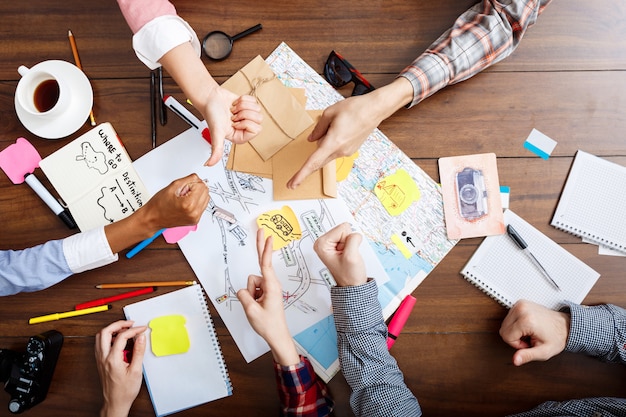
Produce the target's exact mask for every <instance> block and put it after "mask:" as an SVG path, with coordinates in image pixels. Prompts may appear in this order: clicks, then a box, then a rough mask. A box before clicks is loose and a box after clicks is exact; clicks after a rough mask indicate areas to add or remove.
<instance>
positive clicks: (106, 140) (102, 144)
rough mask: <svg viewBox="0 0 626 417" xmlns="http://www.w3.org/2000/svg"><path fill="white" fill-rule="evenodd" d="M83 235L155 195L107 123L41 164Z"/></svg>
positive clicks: (114, 220) (45, 159)
mask: <svg viewBox="0 0 626 417" xmlns="http://www.w3.org/2000/svg"><path fill="white" fill-rule="evenodd" d="M39 166H40V167H41V170H42V171H43V172H44V173H45V174H46V176H47V177H48V179H49V180H50V183H51V184H52V186H53V187H54V188H55V189H56V191H57V192H58V193H59V196H60V197H61V198H62V199H63V200H64V202H65V204H66V205H67V208H68V209H69V210H70V213H72V216H73V217H74V220H76V224H77V225H78V228H79V229H80V230H81V231H85V230H89V229H93V228H95V227H98V226H103V225H107V224H110V223H113V222H116V221H118V220H121V219H123V218H125V217H128V216H130V215H131V214H132V213H134V212H135V211H137V210H139V208H140V207H141V206H143V205H144V204H145V203H146V202H147V201H148V199H149V198H150V194H149V193H148V190H147V189H146V187H145V186H144V184H143V182H142V180H141V178H139V175H138V174H137V172H136V171H135V168H134V166H133V161H132V159H130V156H129V155H128V152H126V148H125V147H124V144H123V143H122V141H121V140H120V138H119V136H118V135H117V132H116V131H115V129H114V128H113V126H112V125H111V123H102V124H100V125H98V126H97V127H94V128H93V129H91V130H89V131H87V132H86V133H84V134H83V135H82V136H80V137H78V138H77V139H74V140H73V141H71V142H69V143H68V144H66V145H64V146H63V147H62V148H60V149H59V150H57V151H56V152H53V153H52V154H50V155H48V156H47V157H45V158H44V159H42V160H41V162H39Z"/></svg>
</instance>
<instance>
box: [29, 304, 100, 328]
mask: <svg viewBox="0 0 626 417" xmlns="http://www.w3.org/2000/svg"><path fill="white" fill-rule="evenodd" d="M110 308H111V306H110V305H104V306H98V307H91V308H86V309H84V310H72V311H68V312H66V313H54V314H48V315H46V316H39V317H33V318H32V319H30V320H28V324H37V323H44V322H47V321H54V320H60V319H65V318H68V317H76V316H84V315H85V314H91V313H99V312H101V311H107V310H109V309H110Z"/></svg>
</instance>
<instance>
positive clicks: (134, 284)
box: [96, 281, 196, 289]
mask: <svg viewBox="0 0 626 417" xmlns="http://www.w3.org/2000/svg"><path fill="white" fill-rule="evenodd" d="M195 284H196V281H146V282H121V283H119V284H99V285H96V288H99V289H105V288H140V287H177V286H185V285H195Z"/></svg>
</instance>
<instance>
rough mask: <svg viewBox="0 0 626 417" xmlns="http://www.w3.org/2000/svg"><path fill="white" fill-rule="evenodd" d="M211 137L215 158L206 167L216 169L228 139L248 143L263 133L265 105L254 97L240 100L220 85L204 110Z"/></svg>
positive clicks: (207, 162) (212, 92)
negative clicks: (262, 110)
mask: <svg viewBox="0 0 626 417" xmlns="http://www.w3.org/2000/svg"><path fill="white" fill-rule="evenodd" d="M200 112H201V113H202V115H203V116H204V117H205V119H206V122H207V125H208V126H209V132H210V134H211V147H212V153H211V157H210V158H209V159H208V160H207V161H206V163H205V165H207V166H213V165H215V164H216V163H218V162H219V160H220V159H221V158H222V155H223V153H224V139H228V140H230V141H231V142H233V143H238V144H240V143H245V142H247V141H249V140H250V139H252V138H254V137H255V136H256V135H258V134H259V132H260V131H261V121H262V119H263V117H262V115H261V105H260V104H259V103H258V102H257V101H256V99H255V98H254V97H252V96H248V95H244V96H241V97H237V95H236V94H234V93H232V92H230V91H228V90H227V89H225V88H223V87H221V86H216V87H215V88H214V89H213V90H212V91H211V93H210V95H209V98H208V99H207V100H206V105H205V106H204V107H202V108H201V109H200Z"/></svg>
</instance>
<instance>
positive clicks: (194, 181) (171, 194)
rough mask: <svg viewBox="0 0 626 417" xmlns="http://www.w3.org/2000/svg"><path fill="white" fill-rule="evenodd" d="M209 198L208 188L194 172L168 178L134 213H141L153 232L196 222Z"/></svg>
mask: <svg viewBox="0 0 626 417" xmlns="http://www.w3.org/2000/svg"><path fill="white" fill-rule="evenodd" d="M209 199H210V198H209V189H208V187H207V186H206V184H205V183H204V181H203V180H201V179H200V177H198V175H197V174H190V175H187V176H186V177H184V178H180V179H177V180H175V181H172V182H171V183H170V185H168V186H167V187H165V188H163V189H162V190H160V191H159V192H158V193H156V194H155V195H154V196H153V197H152V198H151V199H150V200H148V202H147V203H146V204H145V206H144V207H143V208H142V210H140V211H138V212H137V213H138V214H139V213H141V214H142V216H143V218H144V220H145V221H146V222H147V223H148V224H149V225H151V227H150V228H151V229H152V230H154V231H157V230H160V229H163V228H168V227H177V226H188V225H194V224H197V223H198V222H199V221H200V217H201V216H202V213H203V212H204V210H205V209H206V208H207V205H208V204H209ZM142 211H143V212H142Z"/></svg>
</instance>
